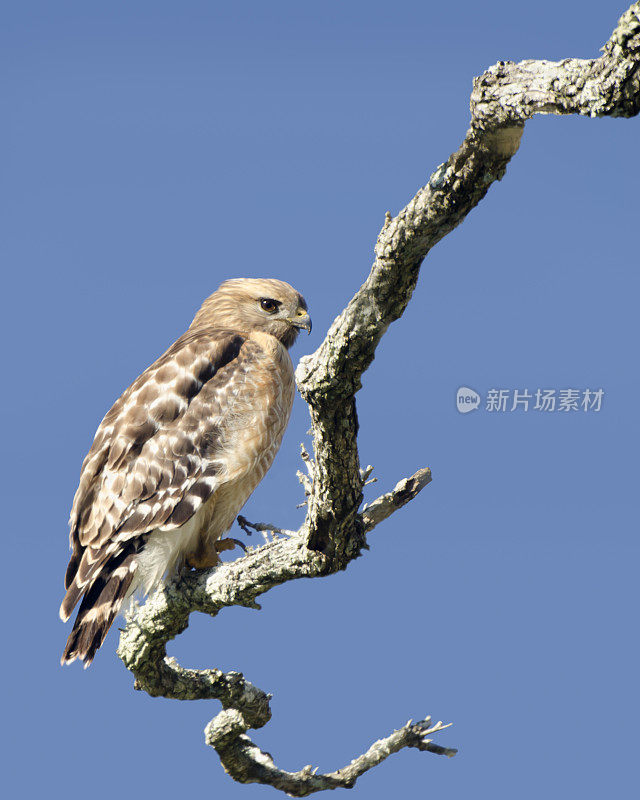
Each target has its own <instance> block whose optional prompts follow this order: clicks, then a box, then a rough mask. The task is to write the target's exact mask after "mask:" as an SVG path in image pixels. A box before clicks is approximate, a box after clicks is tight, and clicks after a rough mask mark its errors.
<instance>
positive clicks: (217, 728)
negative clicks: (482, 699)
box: [204, 709, 457, 797]
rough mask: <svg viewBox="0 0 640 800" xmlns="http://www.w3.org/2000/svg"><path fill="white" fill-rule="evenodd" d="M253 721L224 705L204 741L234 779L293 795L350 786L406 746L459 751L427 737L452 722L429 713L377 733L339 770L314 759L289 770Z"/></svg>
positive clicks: (441, 752) (444, 752) (450, 753)
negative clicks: (261, 740)
mask: <svg viewBox="0 0 640 800" xmlns="http://www.w3.org/2000/svg"><path fill="white" fill-rule="evenodd" d="M249 727H250V726H249V725H248V724H247V723H246V722H245V721H244V719H243V717H242V714H240V713H239V712H238V711H236V710H235V709H231V710H229V711H223V712H222V713H220V714H218V716H217V717H216V718H215V719H213V720H211V722H210V723H209V724H208V725H207V727H206V728H205V731H204V733H205V741H206V742H207V744H208V745H211V747H213V748H215V750H216V751H217V752H218V755H219V756H220V760H221V761H222V764H223V766H224V768H225V769H226V771H227V772H228V773H229V775H231V777H232V778H233V779H234V780H236V781H238V782H240V783H263V784H267V785H269V786H273V787H274V788H276V789H280V791H282V792H285V793H286V794H288V795H290V796H292V797H306V796H307V795H310V794H313V793H314V792H322V791H324V790H325V789H339V788H343V789H351V788H352V787H353V786H354V785H355V782H356V780H357V779H358V778H359V777H360V776H361V775H363V774H364V773H365V772H367V771H368V770H370V769H372V768H373V767H376V766H377V765H378V764H380V763H381V762H382V761H384V760H385V759H386V758H388V757H389V756H390V755H392V754H393V753H397V752H398V751H399V750H402V748H403V747H415V748H417V749H418V750H424V751H428V752H431V753H436V754H437V755H444V756H449V757H451V756H454V755H455V754H456V753H457V750H454V749H452V748H449V747H440V746H439V745H435V744H433V742H432V741H431V739H429V738H428V737H429V736H430V735H432V734H434V733H438V732H439V731H441V730H444V729H445V728H448V727H449V726H448V725H443V724H442V722H436V723H435V725H431V717H427V718H426V719H424V720H421V721H420V722H416V723H412V721H411V720H409V722H407V724H406V725H405V726H404V727H402V728H400V730H397V731H394V732H393V733H392V734H391V735H390V736H387V737H385V738H384V739H378V741H377V742H374V743H373V744H372V745H371V747H370V748H369V749H368V750H367V751H366V753H363V754H362V755H361V756H358V758H355V759H354V760H353V761H352V762H351V763H350V764H349V765H348V766H346V767H343V768H342V769H338V770H336V771H335V772H327V773H324V774H322V773H320V774H317V768H316V769H313V768H312V767H311V765H308V766H306V767H303V768H302V769H301V770H299V771H298V772H286V771H285V770H282V769H279V768H278V767H276V765H275V764H274V762H273V758H272V757H271V755H270V754H269V753H265V752H263V751H262V750H260V748H259V747H258V746H257V745H255V744H254V743H253V742H252V741H251V739H249V737H248V736H245V733H246V731H247V730H248V729H249Z"/></svg>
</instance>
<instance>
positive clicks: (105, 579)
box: [60, 540, 139, 668]
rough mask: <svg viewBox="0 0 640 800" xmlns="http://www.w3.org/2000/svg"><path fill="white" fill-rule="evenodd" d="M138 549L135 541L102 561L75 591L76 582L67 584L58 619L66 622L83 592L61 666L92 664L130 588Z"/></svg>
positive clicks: (86, 665) (131, 541)
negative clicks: (76, 662) (75, 663)
mask: <svg viewBox="0 0 640 800" xmlns="http://www.w3.org/2000/svg"><path fill="white" fill-rule="evenodd" d="M138 547H139V543H138V542H137V541H136V540H130V541H129V542H127V544H126V545H125V547H124V548H123V549H122V550H119V551H118V552H117V553H114V554H113V555H111V556H110V557H108V558H106V559H105V560H104V562H103V563H102V564H101V565H100V566H99V568H98V569H97V570H96V571H95V572H94V574H93V575H92V576H91V578H90V579H89V580H88V581H87V583H86V584H85V585H84V586H83V587H82V588H81V589H80V590H79V591H78V587H77V586H76V581H75V580H74V581H72V582H71V585H70V586H69V587H68V589H67V595H66V596H65V599H64V600H63V601H62V606H61V608H60V616H61V617H62V618H63V619H66V618H68V617H69V615H70V614H71V611H72V610H73V606H74V605H75V603H76V602H77V601H78V599H79V595H80V594H81V593H82V592H83V591H84V597H83V598H82V602H81V603H80V608H79V609H78V615H77V616H76V619H75V621H74V623H73V630H72V631H71V633H70V634H69V638H68V639H67V644H66V645H65V648H64V652H63V654H62V659H61V663H62V664H70V663H71V662H72V661H75V659H76V658H79V659H80V661H84V666H85V668H86V667H88V666H89V664H90V663H91V662H92V661H93V657H94V656H95V654H96V652H97V651H98V650H99V648H100V646H101V645H102V643H103V642H104V640H105V637H106V635H107V633H108V631H109V628H110V627H111V625H112V623H113V620H114V619H115V618H116V615H117V614H118V611H119V610H120V607H121V606H122V602H123V600H124V598H125V597H126V595H127V592H128V591H129V588H130V586H131V581H132V580H133V576H134V573H135V571H136V554H137V552H138ZM76 577H77V576H76ZM70 601H71V602H70Z"/></svg>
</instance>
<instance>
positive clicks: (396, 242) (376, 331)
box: [118, 2, 640, 797]
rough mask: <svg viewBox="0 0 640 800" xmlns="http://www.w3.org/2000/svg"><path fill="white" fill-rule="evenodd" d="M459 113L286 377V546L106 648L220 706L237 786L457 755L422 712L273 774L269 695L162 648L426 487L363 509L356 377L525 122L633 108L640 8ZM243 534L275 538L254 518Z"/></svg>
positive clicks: (249, 601) (355, 535) (164, 684)
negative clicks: (299, 426)
mask: <svg viewBox="0 0 640 800" xmlns="http://www.w3.org/2000/svg"><path fill="white" fill-rule="evenodd" d="M470 105H471V123H470V126H469V129H468V131H467V133H466V136H465V138H464V140H463V142H462V144H461V145H460V147H459V148H458V149H457V150H456V151H455V152H454V153H453V154H452V155H451V156H450V157H449V159H448V160H447V161H446V162H445V163H444V164H441V165H440V166H439V167H438V168H437V169H436V170H435V171H434V172H433V174H432V175H431V177H430V179H429V181H428V183H427V184H426V185H425V186H424V187H423V188H421V189H420V190H419V191H418V192H417V193H416V195H415V196H414V197H413V198H412V200H411V201H410V202H409V203H408V205H407V206H406V207H405V208H404V209H402V211H400V212H399V214H397V216H395V217H392V216H391V215H390V214H389V213H387V215H386V218H385V223H384V226H383V228H382V230H381V232H380V235H379V236H378V240H377V242H376V245H375V260H374V263H373V266H372V268H371V271H370V273H369V276H368V277H367V279H366V280H365V282H364V283H363V285H362V286H361V287H360V289H359V290H358V292H357V293H356V294H355V296H354V297H353V298H352V300H351V301H350V302H349V304H348V305H347V306H346V308H345V309H344V310H343V311H342V312H341V313H340V314H339V316H338V317H337V318H336V319H335V321H334V322H333V324H332V326H331V328H330V329H329V332H328V333H327V336H326V337H325V339H324V341H323V342H322V344H321V345H320V347H319V348H318V350H316V352H315V353H313V354H312V355H309V356H306V357H305V358H303V359H302V360H301V361H300V364H299V366H298V369H297V371H296V379H297V384H298V389H299V391H300V394H301V395H302V397H303V399H304V400H305V401H306V403H307V405H308V407H309V412H310V415H311V426H312V436H313V452H314V458H313V459H311V458H310V457H309V456H308V454H306V450H304V448H303V460H304V461H305V471H300V472H299V473H298V475H299V478H300V480H301V482H302V483H303V486H304V489H305V495H306V498H307V499H306V504H307V516H306V519H305V522H304V524H303V525H302V526H301V528H300V529H299V530H298V531H296V532H291V531H287V532H286V534H287V538H286V539H282V538H276V539H274V540H273V541H271V542H269V543H268V544H266V545H264V546H262V547H260V548H258V549H251V550H250V551H249V552H248V553H247V555H245V556H244V557H243V558H240V559H238V560H237V561H234V562H232V563H226V564H223V565H221V566H220V567H218V568H217V569H215V570H213V571H208V572H201V573H185V574H182V575H180V576H178V578H176V579H175V580H173V581H172V582H170V583H169V584H168V585H167V586H166V587H165V588H164V589H162V590H160V591H158V592H157V593H156V594H155V595H153V596H152V597H150V598H149V599H148V600H147V602H146V603H145V604H144V605H143V606H134V607H133V608H132V610H131V612H130V614H129V615H128V619H127V626H126V629H125V630H124V632H123V634H122V637H121V640H120V647H119V651H118V652H119V655H120V657H121V658H122V660H123V661H124V663H125V665H126V666H127V667H128V668H129V669H130V670H131V671H132V672H133V674H134V675H135V678H136V683H135V686H136V688H138V689H142V690H144V691H146V692H148V693H149V694H150V695H153V696H163V697H172V698H178V699H183V700H193V699H206V698H215V699H218V700H220V701H221V703H222V706H223V710H222V711H221V712H220V713H219V714H218V715H217V716H216V717H215V718H214V719H213V720H212V721H211V722H210V723H209V724H208V725H207V728H206V733H205V735H206V741H207V742H208V744H210V745H211V746H212V747H213V748H214V749H215V750H216V751H217V753H218V755H219V757H220V759H221V761H222V764H223V766H224V768H225V770H226V771H227V772H228V773H229V774H230V775H231V776H232V777H233V778H234V779H235V780H237V781H240V782H258V783H265V784H269V785H271V786H274V787H276V788H278V789H281V790H282V791H283V792H286V793H287V794H290V795H292V796H297V797H303V796H305V795H307V794H310V793H312V792H316V791H321V790H324V789H334V788H337V787H339V786H342V787H350V786H353V784H354V783H355V781H356V779H357V778H358V777H359V775H361V774H362V773H363V772H365V771H367V770H368V769H371V768H372V767H374V766H375V765H376V764H378V763H380V762H381V761H382V760H384V759H385V758H387V757H388V756H389V755H391V754H392V753H395V752H397V751H398V750H400V749H401V748H404V747H414V748H417V749H418V750H424V751H427V752H431V753H435V754H438V755H453V753H454V752H455V751H454V750H453V749H450V748H445V747H441V746H440V745H437V744H434V743H433V742H431V741H430V740H429V739H428V738H427V737H428V736H430V735H432V734H436V733H438V732H440V731H441V730H442V729H443V727H445V726H443V725H442V724H441V723H437V724H436V725H435V726H431V725H430V721H429V718H427V719H426V720H423V721H422V722H419V723H416V724H412V723H408V724H407V725H405V726H404V727H403V728H401V729H400V730H398V731H395V732H394V733H392V734H391V735H390V736H387V737H386V738H384V739H381V740H379V741H377V742H375V743H374V744H373V745H372V746H371V747H370V748H369V750H367V751H366V753H364V754H363V755H361V756H359V757H358V758H356V759H355V760H354V761H352V762H351V764H350V765H349V766H347V767H344V768H343V769H341V770H337V771H336V772H332V773H326V774H324V775H317V774H315V773H314V771H313V770H312V769H311V768H310V767H305V768H304V769H302V770H300V771H298V772H286V771H284V770H280V769H279V768H277V767H276V766H275V764H274V762H273V759H272V757H271V756H270V755H268V754H267V753H264V752H262V751H261V750H260V749H259V748H258V747H257V746H256V745H255V744H253V742H252V741H251V739H250V738H249V737H248V736H247V731H248V730H249V729H251V728H253V729H256V728H260V727H262V726H263V725H265V724H266V723H267V722H268V721H269V719H270V716H271V710H270V707H269V695H267V694H266V693H265V692H263V691H262V690H261V689H258V688H257V687H255V686H253V685H252V684H251V683H249V682H248V681H247V680H246V679H245V678H244V676H243V675H242V674H240V673H238V672H229V673H223V672H221V671H219V670H215V669H205V670H193V669H185V668H183V667H181V666H180V665H179V664H177V662H176V661H175V660H174V659H170V658H168V657H167V654H166V644H167V642H168V641H170V640H171V639H173V638H174V637H175V636H177V635H179V634H180V633H181V632H182V631H184V630H185V628H186V627H187V625H188V621H189V615H190V614H191V613H192V612H193V611H201V612H204V613H206V614H210V615H211V616H215V615H216V614H218V612H219V611H220V610H222V609H223V608H225V607H227V606H231V605H241V606H246V607H249V608H256V609H258V608H259V605H258V603H257V598H258V597H259V596H260V595H261V594H263V593H264V592H266V591H268V590H269V589H271V588H273V587H274V586H279V585H281V584H282V583H285V582H287V581H290V580H294V579H296V578H302V577H305V578H314V577H320V576H323V575H329V574H331V573H333V572H336V571H338V570H341V569H344V568H345V567H346V566H347V565H348V564H349V562H350V561H351V560H353V559H354V558H356V557H357V556H358V555H359V554H360V552H361V550H362V549H363V548H364V547H366V534H367V533H369V532H370V531H371V530H372V529H373V528H374V527H375V526H376V525H377V524H379V523H380V522H382V521H383V520H384V519H386V518H387V517H388V516H389V515H390V514H392V513H394V512H395V511H396V510H398V509H399V508H401V507H402V506H403V505H405V504H406V503H407V502H409V501H411V500H413V499H414V498H415V497H416V496H417V494H418V493H419V492H420V491H421V490H422V489H423V488H424V487H425V486H426V485H427V484H428V483H429V481H430V480H431V473H430V471H429V470H428V469H426V468H423V469H421V470H418V471H417V472H416V473H415V474H414V475H412V476H411V477H410V478H404V479H402V480H401V481H399V482H398V484H397V485H396V487H395V488H394V489H393V490H392V491H391V492H388V493H386V494H383V495H381V496H380V497H379V498H378V499H377V500H374V501H373V502H372V503H369V504H368V505H367V506H365V507H364V508H361V505H362V498H363V495H362V488H363V485H364V483H365V481H366V480H367V478H368V476H369V473H370V469H369V468H367V470H362V469H361V468H360V462H359V457H358V446H357V435H358V418H357V411H356V402H355V395H356V393H357V392H358V390H359V389H360V387H361V377H362V374H363V372H364V371H365V370H366V369H367V368H368V367H369V366H370V364H371V362H372V360H373V358H374V354H375V350H376V347H377V345H378V343H379V341H380V339H381V338H382V336H383V335H384V333H385V331H386V330H387V328H388V326H389V325H390V324H391V323H392V322H393V321H395V320H397V319H398V318H399V317H401V316H402V314H403V312H404V310H405V308H406V307H407V304H408V303H409V301H410V299H411V295H412V293H413V290H414V288H415V285H416V281H417V279H418V274H419V271H420V266H421V264H422V262H423V260H424V258H425V257H426V255H427V254H428V252H429V250H430V249H431V248H432V247H433V246H434V245H435V244H437V243H438V242H439V241H440V240H441V239H442V238H443V237H444V236H446V235H447V234H448V233H449V232H450V231H452V230H453V229H454V228H455V227H456V226H457V225H459V224H460V223H461V222H462V221H463V220H464V219H465V217H466V216H467V214H468V213H469V212H470V211H471V210H472V209H473V208H474V207H475V206H476V205H477V204H478V203H479V202H480V201H481V200H482V198H483V197H484V196H485V195H486V193H487V191H488V189H489V187H490V186H491V185H492V184H493V183H494V182H495V181H497V180H500V179H501V178H502V177H503V175H504V174H505V171H506V169H507V166H508V164H509V161H510V160H511V158H512V157H513V156H514V155H515V153H516V152H517V150H518V147H519V145H520V139H521V136H522V132H523V129H524V126H525V123H526V122H527V120H528V119H530V118H531V117H532V116H533V115H535V114H582V115H585V116H590V117H598V116H612V117H632V116H635V115H636V114H638V112H639V111H640V2H636V3H634V4H633V5H632V6H631V7H630V8H629V9H628V11H626V12H625V14H623V16H622V17H621V18H620V21H619V22H618V25H617V27H616V29H615V30H614V32H613V34H612V36H611V37H610V39H609V41H608V42H607V43H606V44H605V46H604V47H603V53H602V55H601V56H600V57H599V58H597V59H587V60H581V59H565V60H563V61H558V62H549V61H531V60H528V61H522V62H520V63H519V64H515V63H513V62H502V61H501V62H499V63H498V64H496V65H495V66H493V67H491V68H489V69H488V70H487V71H486V72H485V73H484V74H483V75H481V76H480V77H479V78H476V79H475V81H474V85H473V91H472V94H471V104H470ZM243 521H244V523H245V524H247V523H246V520H243ZM249 524H250V523H249ZM254 527H256V528H257V529H259V530H263V529H268V530H270V531H273V532H275V533H276V534H277V533H278V531H279V528H278V527H277V526H274V525H269V524H265V523H256V524H255V525H254ZM310 691H312V690H310Z"/></svg>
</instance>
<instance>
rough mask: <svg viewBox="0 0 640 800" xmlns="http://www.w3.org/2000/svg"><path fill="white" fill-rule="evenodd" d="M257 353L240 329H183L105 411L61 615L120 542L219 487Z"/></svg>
mask: <svg viewBox="0 0 640 800" xmlns="http://www.w3.org/2000/svg"><path fill="white" fill-rule="evenodd" d="M261 356H262V350H261V348H260V346H259V345H257V344H256V343H255V342H252V341H251V340H248V339H246V338H245V337H243V336H241V335H239V334H237V333H233V332H230V331H221V330H212V329H209V330H205V331H188V332H187V333H186V334H185V335H184V336H182V337H181V338H180V339H178V341H177V342H176V343H175V344H174V345H172V346H171V347H170V348H169V350H168V351H167V352H166V353H165V354H164V355H162V356H161V357H160V358H159V359H158V360H157V361H156V362H155V363H154V364H152V365H151V366H150V367H149V368H148V369H147V370H146V371H145V372H143V373H142V375H140V377H139V378H138V379H137V380H136V381H134V383H133V384H132V385H131V386H130V387H129V388H128V389H127V390H126V391H125V392H124V394H123V395H122V396H121V397H120V398H119V400H117V402H116V403H115V404H114V406H113V407H112V408H111V410H110V411H109V412H108V413H107V415H106V416H105V418H104V419H103V421H102V423H101V424H100V427H99V428H98V431H97V433H96V436H95V440H94V442H93V445H92V447H91V449H90V451H89V453H88V454H87V457H86V458H85V460H84V463H83V465H82V471H81V476H80V484H79V486H78V490H77V492H76V495H75V498H74V502H73V508H72V510H71V518H70V525H71V533H70V541H71V546H72V548H73V554H72V556H71V560H70V562H69V566H68V568H67V575H66V578H65V586H66V587H67V588H69V587H70V586H71V584H72V583H75V584H76V586H75V590H74V591H73V592H72V596H70V597H69V599H68V602H65V603H64V604H63V606H64V613H65V615H66V614H70V613H71V610H72V609H73V606H74V605H75V602H77V599H78V597H79V596H80V594H81V593H82V591H83V589H84V587H85V586H86V585H87V583H88V582H89V581H90V580H91V577H92V575H94V574H95V573H96V571H97V570H99V569H100V566H101V564H102V562H103V560H104V559H105V558H107V557H112V556H113V554H114V552H117V551H118V547H123V546H124V544H125V543H126V542H127V541H128V540H130V539H132V538H134V537H137V536H140V535H142V534H144V533H146V532H148V531H151V530H153V529H155V528H158V527H160V526H162V527H164V528H177V527H179V526H180V525H183V524H184V523H185V522H186V521H187V520H188V519H190V518H191V517H192V516H193V514H195V512H196V511H197V510H198V508H199V507H200V506H201V505H202V503H203V502H204V501H205V500H207V499H208V498H209V497H210V496H211V494H212V492H213V491H215V488H216V485H217V484H218V482H219V480H220V477H221V476H222V477H224V476H225V473H226V460H227V459H228V457H229V453H228V452H227V450H228V448H226V437H225V434H226V431H227V429H228V427H229V421H230V419H232V418H233V415H234V409H235V408H236V406H238V400H239V399H242V398H243V397H244V396H246V395H247V394H250V393H251V391H252V381H254V379H255V373H256V371H258V372H259V371H260V370H259V369H258V370H256V367H259V362H260V359H261ZM240 405H242V403H240ZM75 595H77V596H75ZM65 601H67V598H65ZM74 601H75V602H74ZM69 606H70V607H69Z"/></svg>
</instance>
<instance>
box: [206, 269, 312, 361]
mask: <svg viewBox="0 0 640 800" xmlns="http://www.w3.org/2000/svg"><path fill="white" fill-rule="evenodd" d="M200 327H216V328H226V329H228V330H234V331H239V332H240V333H251V332H252V331H263V332H264V333H270V334H271V335H272V336H275V337H276V339H279V340H280V341H281V342H282V344H283V345H284V346H285V347H291V345H292V344H293V343H294V342H295V340H296V338H297V336H298V333H299V332H300V330H306V331H308V332H309V333H311V317H310V316H309V314H308V312H307V304H306V302H305V299H304V297H303V296H302V295H301V294H300V293H299V292H296V290H295V289H294V288H293V286H290V285H289V284H288V283H285V282H284V281H278V280H275V279H274V278H234V279H233V280H230V281H225V282H224V283H223V284H222V285H221V286H220V288H219V289H218V290H217V291H215V292H214V293H213V294H212V295H211V296H210V297H208V298H207V299H206V300H205V301H204V303H203V304H202V307H201V308H200V310H199V311H198V313H197V314H196V316H195V318H194V320H193V322H192V323H191V328H192V329H193V328H200Z"/></svg>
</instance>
